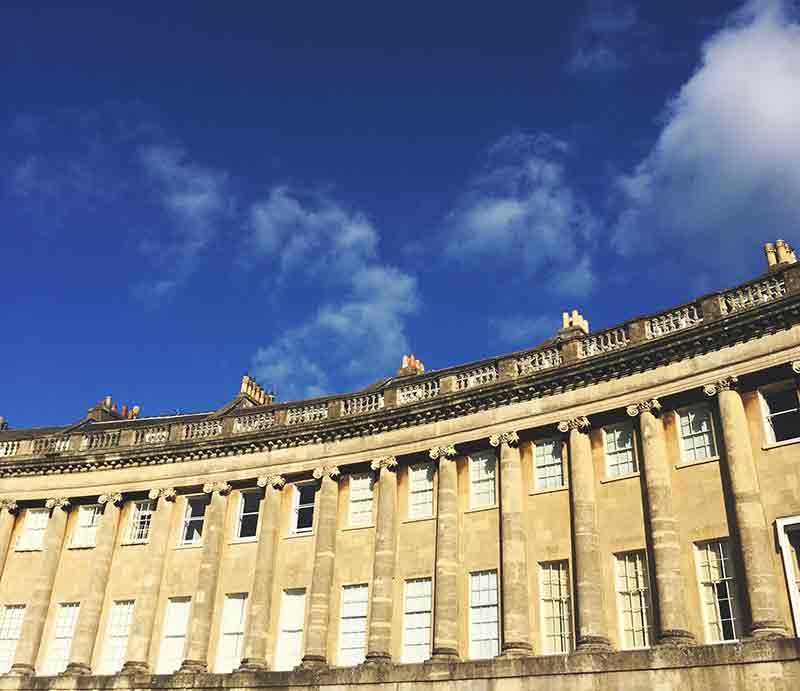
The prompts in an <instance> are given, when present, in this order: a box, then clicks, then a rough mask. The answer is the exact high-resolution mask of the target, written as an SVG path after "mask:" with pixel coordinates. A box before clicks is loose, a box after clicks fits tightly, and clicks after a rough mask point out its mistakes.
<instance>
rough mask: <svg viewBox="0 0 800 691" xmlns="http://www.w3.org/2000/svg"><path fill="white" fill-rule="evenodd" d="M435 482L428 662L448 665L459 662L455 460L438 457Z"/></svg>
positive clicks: (456, 477) (456, 482)
mask: <svg viewBox="0 0 800 691" xmlns="http://www.w3.org/2000/svg"><path fill="white" fill-rule="evenodd" d="M438 480H439V490H438V493H437V505H438V506H437V516H436V565H435V588H436V592H435V596H434V600H433V654H432V655H431V659H432V660H435V661H448V660H457V659H458V476H457V473H456V462H455V460H454V459H452V458H447V457H446V456H444V455H442V456H440V457H439V472H438Z"/></svg>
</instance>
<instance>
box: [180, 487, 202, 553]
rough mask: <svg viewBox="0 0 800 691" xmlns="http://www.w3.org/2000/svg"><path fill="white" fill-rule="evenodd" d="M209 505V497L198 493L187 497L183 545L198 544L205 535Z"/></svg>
mask: <svg viewBox="0 0 800 691" xmlns="http://www.w3.org/2000/svg"><path fill="white" fill-rule="evenodd" d="M206 506H208V497H206V496H205V495H201V494H197V495H194V496H191V497H186V511H185V512H184V514H183V529H182V530H181V544H182V545H196V544H197V543H198V542H200V541H201V540H202V537H203V521H204V520H205V515H206Z"/></svg>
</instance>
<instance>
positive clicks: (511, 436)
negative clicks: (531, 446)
mask: <svg viewBox="0 0 800 691" xmlns="http://www.w3.org/2000/svg"><path fill="white" fill-rule="evenodd" d="M489 443H490V444H491V445H492V446H501V445H502V444H506V445H507V446H516V445H517V444H519V435H518V434H517V433H516V432H515V431H513V430H510V431H508V432H498V433H497V434H493V435H492V436H491V437H489Z"/></svg>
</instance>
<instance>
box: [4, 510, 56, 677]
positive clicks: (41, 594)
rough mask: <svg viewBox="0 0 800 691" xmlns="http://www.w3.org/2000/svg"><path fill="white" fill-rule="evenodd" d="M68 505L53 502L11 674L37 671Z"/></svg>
mask: <svg viewBox="0 0 800 691" xmlns="http://www.w3.org/2000/svg"><path fill="white" fill-rule="evenodd" d="M50 501H52V500H49V502H50ZM49 502H48V503H49ZM68 508H69V502H68V501H66V500H59V502H58V503H56V504H55V505H52V509H51V511H52V512H51V514H50V521H49V522H48V524H47V530H46V531H45V534H44V546H43V552H42V555H41V565H40V567H39V574H38V576H37V577H36V581H35V584H34V586H33V592H32V593H31V598H30V601H29V602H28V606H27V608H26V609H25V619H24V620H23V622H22V631H21V632H20V637H19V642H18V643H17V650H16V654H15V655H14V664H13V666H12V667H11V673H12V674H17V675H26V674H33V673H34V671H35V670H34V665H35V664H36V657H37V656H38V654H39V646H40V645H41V642H42V633H43V631H44V622H45V619H46V618H47V611H48V609H50V599H51V596H52V594H53V583H54V582H55V579H56V573H57V572H58V563H59V561H60V559H61V548H62V546H63V544H64V535H65V534H66V530H67V515H68V514H67V510H68Z"/></svg>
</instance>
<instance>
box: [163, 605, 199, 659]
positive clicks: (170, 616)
mask: <svg viewBox="0 0 800 691" xmlns="http://www.w3.org/2000/svg"><path fill="white" fill-rule="evenodd" d="M191 602H192V601H191V598H188V597H175V598H170V599H169V601H168V602H167V611H166V613H165V615H164V624H163V631H164V637H163V639H162V642H161V652H160V654H159V656H158V671H157V673H158V674H172V673H173V672H176V671H177V670H178V668H179V667H180V666H181V662H183V650H184V647H185V645H186V630H187V627H188V625H189V609H190V607H191Z"/></svg>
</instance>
